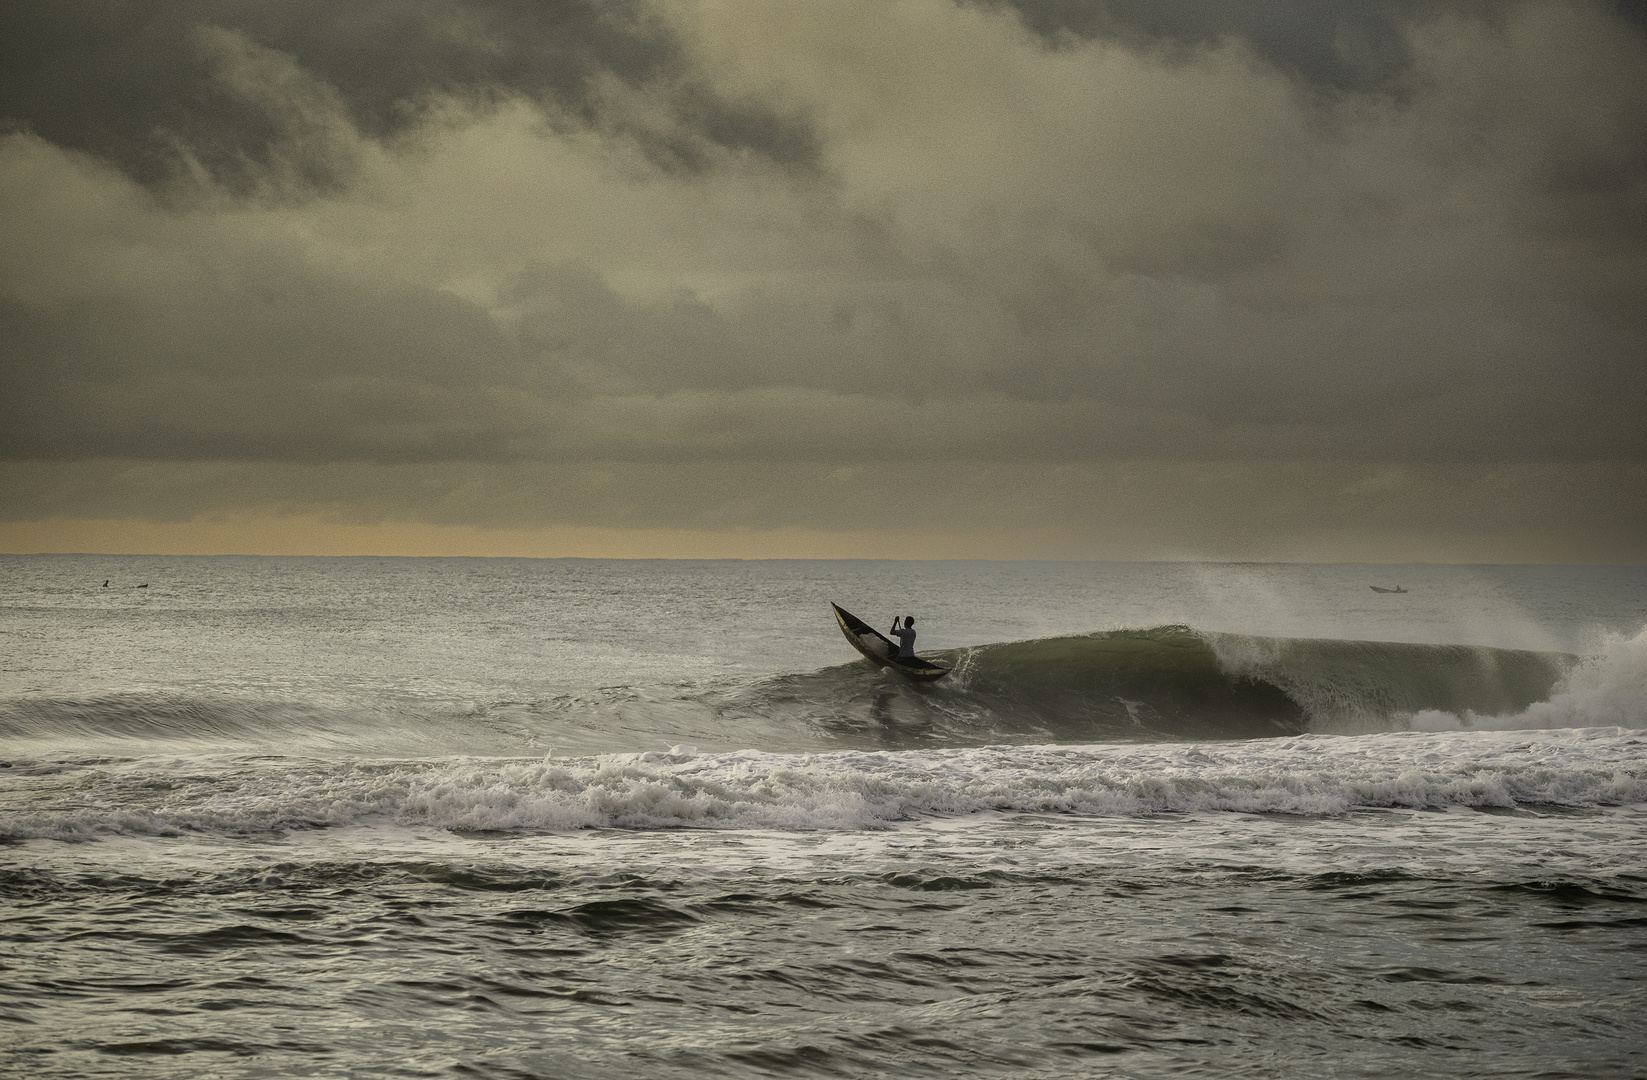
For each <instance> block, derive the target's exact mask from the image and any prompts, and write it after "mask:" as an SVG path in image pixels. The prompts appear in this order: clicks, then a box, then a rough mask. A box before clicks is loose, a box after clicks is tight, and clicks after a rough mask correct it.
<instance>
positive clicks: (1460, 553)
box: [0, 516, 1640, 564]
mask: <svg viewBox="0 0 1647 1080" xmlns="http://www.w3.org/2000/svg"><path fill="white" fill-rule="evenodd" d="M1612 539H1613V542H1612V543H1611V544H1610V545H1597V546H1596V547H1594V548H1591V549H1587V550H1585V551H1583V552H1580V553H1578V554H1579V557H1577V558H1575V557H1574V551H1573V549H1572V547H1571V544H1570V542H1569V541H1568V540H1567V538H1565V537H1563V536H1561V535H1559V534H1556V535H1548V534H1546V535H1538V534H1526V535H1519V536H1513V537H1502V536H1501V537H1495V538H1492V539H1491V540H1484V539H1483V538H1482V537H1479V536H1469V535H1466V536H1456V537H1437V536H1435V535H1434V534H1432V533H1428V532H1426V533H1415V534H1409V535H1396V534H1387V533H1381V534H1377V535H1373V536H1366V537H1362V538H1360V542H1359V543H1358V542H1357V538H1355V537H1351V536H1344V535H1301V536H1299V537H1297V538H1295V543H1294V545H1293V546H1292V547H1290V548H1287V549H1283V550H1281V551H1277V550H1276V549H1275V548H1274V546H1273V545H1269V544H1266V545H1265V546H1264V547H1263V548H1261V549H1259V548H1254V549H1252V550H1249V551H1245V552H1243V551H1240V550H1237V551H1235V552H1234V554H1231V553H1230V550H1229V549H1224V550H1221V551H1217V552H1197V551H1194V550H1190V549H1179V550H1171V549H1167V550H1163V549H1162V548H1161V547H1160V546H1158V545H1141V546H1138V547H1135V548H1132V549H1126V548H1115V547H1113V546H1103V545H1099V544H1095V543H1094V541H1093V538H1091V537H1088V536H1083V535H1081V534H1080V533H1078V532H1076V531H1074V530H1070V529H1049V530H1043V531H1041V532H1039V533H1028V532H1025V531H1021V530H1019V531H999V532H975V533H944V532H936V531H931V530H884V531H855V532H823V531H817V530H809V529H773V530H768V531H764V532H759V531H753V530H734V531H725V532H711V531H707V530H693V529H609V528H580V527H560V528H537V529H508V528H499V529H480V528H475V527H473V526H462V525H429V524H426V523H421V522H380V523H377V524H370V525H361V524H348V523H344V522H337V521H328V520H326V519H324V518H321V517H316V516H308V517H273V516H266V517H257V516H239V517H233V518H223V519H213V520H202V521H189V522H151V521H142V520H69V519H55V520H49V521H37V522H0V554H11V555H30V554H44V553H64V554H105V555H272V556H384V557H479V558H533V559H557V558H586V559H863V558H872V559H1053V560H1070V559H1074V560H1083V559H1092V558H1103V559H1109V560H1119V561H1152V560H1158V559H1167V560H1169V561H1170V560H1199V559H1207V560H1213V561H1219V560H1225V559H1231V558H1233V559H1236V560H1240V561H1249V560H1250V561H1275V562H1366V563H1379V562H1388V563H1500V564H1502V563H1556V562H1566V563H1579V562H1585V563H1596V564H1635V563H1637V562H1639V561H1640V560H1639V559H1638V558H1637V557H1636V556H1635V554H1634V552H1635V550H1636V549H1635V546H1634V544H1633V542H1632V541H1633V538H1629V537H1615V538H1612ZM1094 551H1102V552H1103V554H1102V555H1098V556H1095V555H1094V554H1093V553H1094Z"/></svg>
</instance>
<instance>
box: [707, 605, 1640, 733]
mask: <svg viewBox="0 0 1647 1080" xmlns="http://www.w3.org/2000/svg"><path fill="white" fill-rule="evenodd" d="M937 659H939V660H940V661H941V662H943V663H947V664H949V665H951V666H952V667H953V669H954V670H953V673H952V674H951V675H950V676H949V677H948V678H946V679H944V680H943V681H941V682H939V683H934V684H927V685H921V686H914V685H911V684H909V683H907V682H905V681H904V680H902V679H900V678H898V677H897V676H895V675H893V674H890V673H886V674H883V673H877V672H876V671H875V669H874V668H873V667H871V666H870V665H868V664H866V663H862V662H859V663H854V664H848V665H843V666H840V667H834V668H827V669H824V670H823V671H819V672H814V673H811V674H806V675H794V676H786V677H783V678H779V679H774V680H770V681H768V682H765V683H762V684H759V685H757V686H754V687H752V688H747V689H745V690H744V691H742V692H741V693H737V694H732V695H728V697H727V700H726V701H725V703H724V707H725V708H726V709H727V710H728V711H730V712H736V711H737V710H738V709H739V708H740V707H741V708H743V709H744V710H747V711H751V712H756V713H760V712H767V713H772V714H783V713H785V712H786V711H788V712H791V713H795V714H798V715H803V716H805V717H806V718H807V719H809V720H810V721H811V722H813V723H815V724H817V725H820V726H824V727H830V726H834V727H837V728H842V729H852V728H857V729H865V728H868V727H873V726H877V725H878V726H880V727H881V728H892V727H895V728H898V729H900V730H901V731H903V732H904V733H905V734H906V735H907V736H909V737H910V738H912V739H918V738H920V737H923V735H924V737H928V738H931V739H936V740H939V741H942V740H945V739H954V740H960V741H974V742H976V741H979V740H984V741H988V740H992V739H1000V740H1020V741H1021V740H1022V739H1024V738H1039V739H1046V740H1049V741H1059V742H1080V741H1095V740H1111V739H1114V740H1124V741H1137V740H1141V739H1235V738H1258V737H1273V736H1276V735H1287V734H1298V733H1301V732H1304V731H1341V732H1347V731H1377V730H1389V729H1391V728H1403V727H1406V726H1407V725H1408V723H1409V721H1410V719H1411V718H1412V717H1414V716H1416V715H1419V714H1428V713H1433V712H1436V711H1447V712H1454V713H1460V714H1472V715H1473V714H1498V713H1506V712H1514V711H1519V710H1525V709H1527V708H1528V707H1530V706H1532V705H1534V704H1535V703H1537V702H1541V701H1544V700H1545V699H1547V698H1548V697H1549V695H1550V693H1551V691H1552V689H1553V688H1554V687H1556V685H1557V684H1558V683H1559V682H1560V680H1561V679H1562V677H1563V676H1564V675H1565V674H1566V673H1567V672H1568V671H1569V670H1571V669H1572V668H1573V666H1574V664H1575V663H1576V662H1577V658H1576V657H1573V656H1568V655H1565V654H1560V653H1539V652H1528V651H1523V650H1513V649H1492V648H1481V647H1471V646H1463V645H1422V644H1403V643H1394V642H1371V641H1331V640H1317V639H1303V638H1264V637H1251V636H1245V635H1237V634H1216V633H1208V632H1203V631H1198V630H1195V629H1192V628H1190V627H1187V626H1162V627H1155V628H1153V629H1149V630H1117V631H1110V632H1106V633H1099V634H1090V635H1082V636H1078V637H1058V638H1042V639H1039V640H1034V641H1020V642H1009V643H1004V644H998V645H984V646H979V647H976V648H970V649H960V650H954V651H951V652H948V653H941V654H937ZM1610 722H1614V721H1611V720H1606V719H1598V720H1595V721H1592V723H1610ZM1580 723H1581V724H1582V721H1580Z"/></svg>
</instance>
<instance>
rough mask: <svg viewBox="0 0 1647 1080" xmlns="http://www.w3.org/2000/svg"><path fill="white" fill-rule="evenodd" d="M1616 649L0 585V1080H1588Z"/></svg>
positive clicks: (1637, 682)
mask: <svg viewBox="0 0 1647 1080" xmlns="http://www.w3.org/2000/svg"><path fill="white" fill-rule="evenodd" d="M104 579H108V580H109V581H110V585H109V586H108V587H107V588H105V587H104V586H103V585H102V582H103V580H104ZM1397 583H1399V584H1403V585H1405V586H1406V587H1407V588H1408V589H1409V590H1411V591H1410V592H1409V593H1407V594H1402V595H1381V594H1375V593H1373V592H1371V590H1370V589H1368V588H1367V586H1368V585H1369V584H1382V585H1393V584H1397ZM143 584H146V585H147V586H148V587H147V588H144V589H138V588H137V586H138V585H143ZM830 600H835V601H837V602H840V603H842V604H843V605H844V606H846V607H848V608H850V609H852V610H854V611H856V612H858V613H859V614H861V615H863V616H864V617H865V618H868V619H871V620H872V621H873V622H876V623H882V622H889V621H890V618H891V615H892V613H893V606H894V605H897V609H898V612H899V613H904V612H905V611H906V610H907V611H910V612H913V613H914V614H916V615H917V619H918V623H917V628H918V629H919V630H921V638H920V640H919V643H918V644H919V646H920V647H921V650H922V651H923V653H924V654H927V655H931V656H935V657H937V658H939V659H941V660H943V661H944V662H946V663H950V664H953V665H954V666H955V673H954V675H953V676H951V677H950V678H949V679H947V680H945V681H944V682H943V683H940V684H938V685H937V686H934V687H930V688H923V687H917V686H914V685H912V684H908V683H905V682H902V681H901V680H899V679H898V678H897V677H896V676H893V675H890V674H883V673H879V672H876V671H875V670H874V669H873V668H871V667H870V666H868V665H867V664H865V663H863V662H861V661H857V660H855V659H854V655H855V654H853V653H852V652H851V651H850V649H849V647H848V646H847V645H846V643H845V642H844V641H843V640H841V638H840V636H839V634H838V632H837V631H836V630H835V628H834V626H833V623H832V621H831V620H830V618H829V615H828V608H827V602H828V601H830ZM1644 624H1647V572H1644V571H1643V570H1640V569H1629V568H1626V569H1618V568H1612V569H1607V568H1594V569H1585V568H1463V567H1402V568H1396V569H1392V568H1388V567H1379V568H1369V567H1353V566H1349V567H1346V566H1331V567H1309V566H1302V567H1300V566H1197V565H1183V564H1177V565H1173V564H1151V565H1109V564H969V563H945V564H939V563H932V564H895V563H696V564H694V563H686V564H682V563H597V562H584V561H577V560H570V561H551V562H535V561H508V560H303V559H140V558H110V557H91V556H82V557H46V556H41V557H32V558H0V740H3V743H0V746H3V749H0V756H3V757H4V759H5V761H6V762H7V767H6V768H4V769H3V770H0V841H3V844H4V846H0V904H4V907H5V921H4V924H3V926H0V934H3V935H4V937H5V947H4V950H3V959H0V965H3V966H0V1040H3V1041H0V1063H3V1064H4V1066H5V1067H6V1068H8V1069H10V1070H11V1071H13V1072H15V1073H16V1074H17V1075H30V1076H48V1077H49V1076H62V1077H68V1076H86V1075H113V1076H119V1075H141V1076H199V1075H216V1076H292V1075H322V1076H326V1075H333V1076H362V1075H396V1076H433V1075H467V1076H497V1077H523V1076H596V1077H608V1076H611V1077H616V1076H634V1075H654V1076H660V1077H661V1076H683V1077H684V1076H699V1075H711V1076H714V1075H719V1076H735V1077H754V1076H789V1075H795V1076H810V1075H817V1076H882V1075H893V1074H898V1075H918V1076H928V1075H929V1076H954V1075H980V1076H988V1075H998V1076H1042V1077H1061V1076H1072V1077H1073V1076H1083V1077H1086V1076H1133V1077H1144V1076H1177V1075H1202V1076H1255V1077H1256V1076H1275V1075H1285V1076H1389V1077H1411V1076H1438V1077H1439V1076H1448V1077H1455V1076H1492V1077H1502V1076H1529V1077H1532V1076H1540V1077H1556V1076H1573V1077H1595V1076H1618V1077H1628V1076H1640V1075H1642V1074H1643V1073H1644V1072H1647V1046H1644V1039H1643V1036H1642V1035H1641V1024H1640V1016H1641V1015H1642V1012H1643V1008H1644V1006H1647V831H1644V825H1647V754H1644V750H1647V730H1644V729H1647V637H1644V635H1643V634H1642V627H1643V625H1644Z"/></svg>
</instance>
